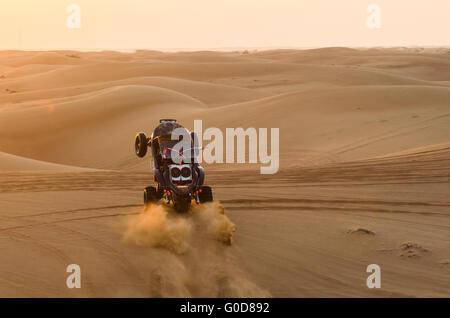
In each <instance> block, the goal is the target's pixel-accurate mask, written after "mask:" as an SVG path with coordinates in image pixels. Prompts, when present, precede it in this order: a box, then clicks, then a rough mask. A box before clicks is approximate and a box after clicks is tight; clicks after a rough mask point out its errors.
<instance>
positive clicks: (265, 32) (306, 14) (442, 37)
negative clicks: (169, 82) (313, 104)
mask: <svg viewBox="0 0 450 318" xmlns="http://www.w3.org/2000/svg"><path fill="white" fill-rule="evenodd" d="M371 3H375V4H377V5H378V6H379V7H380V8H381V28H380V29H369V28H368V27H367V25H366V21H367V17H368V13H366V8H367V7H368V5H369V4H371ZM70 4H78V5H79V7H80V8H81V28H79V29H70V28H68V27H67V24H66V21H67V18H68V16H69V15H70V13H67V12H66V9H67V6H68V5H70ZM412 45H425V46H438V45H440V46H449V45H450V0H374V1H372V0H369V1H365V0H308V1H306V0H68V1H66V0H0V49H18V48H22V49H64V48H78V49H101V48H103V49H108V48H110V49H135V48H147V49H151V48H159V49H164V48H166V49H170V48H192V49H202V48H203V49H206V48H210V49H211V48H233V47H240V48H241V47H322V46H412Z"/></svg>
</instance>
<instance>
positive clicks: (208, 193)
mask: <svg viewBox="0 0 450 318" xmlns="http://www.w3.org/2000/svg"><path fill="white" fill-rule="evenodd" d="M200 190H201V192H199V194H198V198H199V200H200V203H205V202H212V201H213V193H212V189H211V187H208V186H203V187H202V188H201V189H200Z"/></svg>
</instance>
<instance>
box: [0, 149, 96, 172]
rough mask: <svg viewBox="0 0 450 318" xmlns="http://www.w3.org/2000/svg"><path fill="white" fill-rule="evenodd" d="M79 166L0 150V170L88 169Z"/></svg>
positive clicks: (65, 170)
mask: <svg viewBox="0 0 450 318" xmlns="http://www.w3.org/2000/svg"><path fill="white" fill-rule="evenodd" d="M89 170H92V169H83V168H80V167H71V166H65V165H60V164H55V163H49V162H45V161H38V160H33V159H28V158H23V157H19V156H15V155H10V154H7V153H4V152H0V172H5V171H64V172H68V171H80V172H81V171H89Z"/></svg>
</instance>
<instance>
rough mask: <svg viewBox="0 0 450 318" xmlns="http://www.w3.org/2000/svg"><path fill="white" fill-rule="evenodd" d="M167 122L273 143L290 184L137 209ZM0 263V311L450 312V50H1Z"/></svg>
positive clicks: (268, 181) (229, 187) (227, 176)
mask: <svg viewBox="0 0 450 318" xmlns="http://www.w3.org/2000/svg"><path fill="white" fill-rule="evenodd" d="M167 117H169V118H176V119H177V120H178V121H179V122H180V123H181V124H183V125H184V126H186V127H187V128H190V129H192V128H193V121H194V120H195V119H202V120H203V127H204V129H205V128H208V127H219V128H221V129H224V128H227V127H233V128H234V127H243V128H248V127H267V128H271V127H279V128H280V170H279V172H278V173H277V174H274V175H261V174H260V173H259V165H250V164H243V165H242V164H241V165H237V164H230V165H225V164H211V165H204V167H205V169H206V173H207V175H206V179H207V180H206V182H207V184H209V185H211V186H212V187H213V189H214V196H215V199H216V201H217V202H215V203H214V204H210V205H208V206H206V207H194V208H193V209H192V211H191V214H192V215H189V216H174V215H172V213H171V212H170V211H169V212H168V210H167V209H165V208H164V207H162V206H154V207H151V208H150V209H149V211H143V207H142V189H143V188H144V187H145V186H147V185H151V184H152V182H153V176H152V174H151V172H150V170H149V166H150V163H149V158H148V157H147V158H145V159H139V158H137V157H136V156H135V154H134V152H133V142H134V136H135V134H136V132H139V131H145V132H147V133H149V134H150V133H151V131H152V130H153V128H154V127H155V126H156V125H157V124H158V120H159V119H160V118H167ZM222 211H224V213H225V214H224V215H223V214H221V212H222ZM233 230H235V231H234V235H233V242H232V244H231V246H228V245H226V244H223V243H222V242H220V233H221V231H233ZM218 236H219V237H218ZM218 238H219V239H218ZM0 251H1V261H0V297H220V296H236V297H252V296H255V297H259V296H272V297H417V296H419V297H431V296H437V297H450V49H444V48H442V49H417V48H416V49H408V48H389V49H387V48H373V49H350V48H323V49H313V50H271V51H259V52H258V51H249V52H247V51H245V52H242V51H241V52H213V51H201V52H178V53H163V52H158V51H137V52H135V53H121V52H112V51H103V52H72V51H54V52H24V51H0ZM69 264H78V265H80V267H81V271H82V288H81V289H69V288H67V286H66V278H67V276H68V275H69V274H68V273H66V267H67V265H69ZM369 264H378V265H379V266H380V267H381V271H382V274H381V275H382V280H381V281H382V282H381V288H380V289H369V288H367V286H366V278H367V276H368V275H369V274H368V273H366V267H367V266H368V265H369Z"/></svg>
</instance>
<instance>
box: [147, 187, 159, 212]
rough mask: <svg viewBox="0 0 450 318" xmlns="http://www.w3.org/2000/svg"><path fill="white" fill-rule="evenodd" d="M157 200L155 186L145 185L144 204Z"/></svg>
mask: <svg viewBox="0 0 450 318" xmlns="http://www.w3.org/2000/svg"><path fill="white" fill-rule="evenodd" d="M158 200H159V198H158V192H157V191H156V188H155V187H147V188H145V190H144V206H145V207H147V206H149V204H151V203H155V202H157V201H158Z"/></svg>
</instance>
